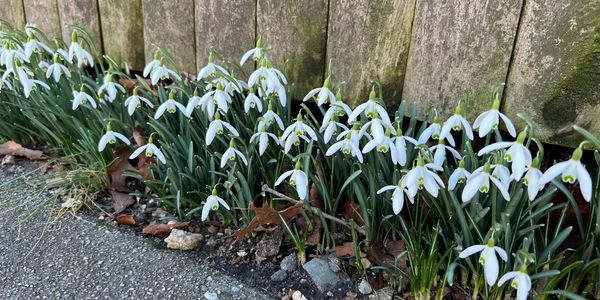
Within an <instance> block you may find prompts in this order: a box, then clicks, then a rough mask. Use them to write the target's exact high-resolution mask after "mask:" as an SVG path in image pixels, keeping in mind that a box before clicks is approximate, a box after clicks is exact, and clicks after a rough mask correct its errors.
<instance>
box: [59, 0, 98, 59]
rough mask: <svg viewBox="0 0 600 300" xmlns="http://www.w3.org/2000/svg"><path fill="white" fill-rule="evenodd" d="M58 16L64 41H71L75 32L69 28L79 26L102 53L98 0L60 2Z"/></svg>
mask: <svg viewBox="0 0 600 300" xmlns="http://www.w3.org/2000/svg"><path fill="white" fill-rule="evenodd" d="M58 14H59V19H60V27H61V29H62V38H63V40H64V41H70V40H71V33H72V31H73V30H72V29H71V28H69V26H70V25H78V26H81V27H83V28H84V29H85V30H86V31H87V32H88V33H89V34H90V37H91V38H92V42H94V46H95V47H96V49H97V50H98V51H100V52H102V39H101V38H100V18H99V16H98V2H97V1H96V0H58ZM108 34H109V33H108Z"/></svg>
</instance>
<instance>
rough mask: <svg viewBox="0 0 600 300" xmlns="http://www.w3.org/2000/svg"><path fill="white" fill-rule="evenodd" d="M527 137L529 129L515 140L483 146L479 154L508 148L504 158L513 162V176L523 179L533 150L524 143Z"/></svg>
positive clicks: (516, 178) (517, 179)
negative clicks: (530, 150)
mask: <svg viewBox="0 0 600 300" xmlns="http://www.w3.org/2000/svg"><path fill="white" fill-rule="evenodd" d="M526 137H527V129H525V130H523V131H522V132H521V133H519V136H518V137H517V140H516V141H514V142H497V143H494V144H491V145H488V146H485V147H483V148H482V149H481V150H479V152H477V155H478V156H482V155H484V154H487V153H490V152H492V151H495V150H500V149H504V148H508V150H507V151H506V152H505V153H504V159H505V160H506V161H508V162H511V163H512V165H511V169H512V176H511V177H512V178H514V179H515V181H519V180H521V177H522V176H523V173H525V170H526V169H527V168H528V167H529V166H530V165H531V160H532V158H531V152H529V149H527V147H525V146H524V145H523V142H524V141H525V138H526Z"/></svg>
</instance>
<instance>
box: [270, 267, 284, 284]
mask: <svg viewBox="0 0 600 300" xmlns="http://www.w3.org/2000/svg"><path fill="white" fill-rule="evenodd" d="M286 278H287V272H286V271H284V270H278V271H277V272H275V273H273V275H271V280H273V281H283V280H285V279H286Z"/></svg>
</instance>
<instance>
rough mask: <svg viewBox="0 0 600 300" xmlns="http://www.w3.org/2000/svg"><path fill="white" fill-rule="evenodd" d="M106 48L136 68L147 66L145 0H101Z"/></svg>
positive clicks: (108, 51) (106, 50) (112, 54)
mask: <svg viewBox="0 0 600 300" xmlns="http://www.w3.org/2000/svg"><path fill="white" fill-rule="evenodd" d="M98 5H99V8H100V22H101V25H102V26H101V28H102V33H103V34H102V44H103V45H104V52H105V53H106V54H108V55H110V56H111V57H112V58H113V59H115V60H116V61H117V62H118V63H120V64H121V65H123V63H124V62H127V63H128V64H129V67H130V68H131V69H133V70H142V69H143V68H144V47H143V45H144V23H143V16H142V1H141V0H128V1H123V0H99V1H98Z"/></svg>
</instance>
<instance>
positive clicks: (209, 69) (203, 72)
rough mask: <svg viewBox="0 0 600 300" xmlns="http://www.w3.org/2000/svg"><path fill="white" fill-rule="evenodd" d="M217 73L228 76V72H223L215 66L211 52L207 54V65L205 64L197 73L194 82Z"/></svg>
mask: <svg viewBox="0 0 600 300" xmlns="http://www.w3.org/2000/svg"><path fill="white" fill-rule="evenodd" d="M217 71H219V72H221V73H223V74H225V75H228V76H229V72H227V70H225V68H223V67H221V66H219V65H217V64H215V56H214V55H213V53H212V52H211V53H210V54H208V64H206V66H204V67H203V68H202V69H200V72H198V76H197V77H196V80H202V79H204V78H206V77H209V76H216V75H217Z"/></svg>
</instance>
